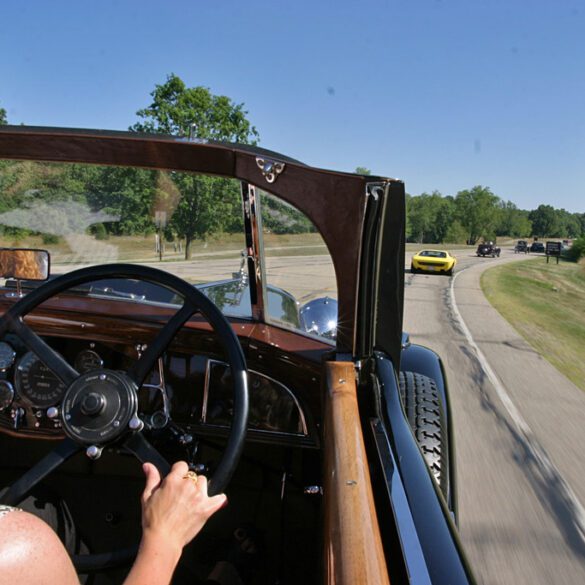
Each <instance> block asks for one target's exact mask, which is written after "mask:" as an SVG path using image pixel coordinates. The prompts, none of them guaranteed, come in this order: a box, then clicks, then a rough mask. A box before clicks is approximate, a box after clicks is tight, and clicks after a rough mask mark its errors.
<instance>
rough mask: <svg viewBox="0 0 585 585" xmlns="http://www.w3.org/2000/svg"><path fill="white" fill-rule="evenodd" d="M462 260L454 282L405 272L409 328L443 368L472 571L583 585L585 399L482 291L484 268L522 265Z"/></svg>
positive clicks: (464, 255)
mask: <svg viewBox="0 0 585 585" xmlns="http://www.w3.org/2000/svg"><path fill="white" fill-rule="evenodd" d="M457 256H458V259H459V264H458V266H457V270H458V272H459V274H458V275H457V273H456V277H455V279H454V281H453V279H450V278H447V277H445V276H439V275H420V274H417V275H412V274H410V273H407V275H406V307H405V327H404V328H405V330H406V331H409V332H410V335H411V340H412V341H413V342H416V343H421V344H423V345H426V346H428V347H431V348H432V349H434V350H435V351H437V352H438V353H439V354H440V355H441V357H442V358H443V360H444V363H445V366H446V370H447V375H448V379H449V385H450V391H451V401H452V410H453V419H454V423H455V435H456V448H457V457H456V459H457V466H458V469H457V471H458V480H459V484H458V485H459V511H460V515H459V519H460V530H461V535H462V540H463V543H464V546H465V549H466V551H467V554H468V556H469V559H470V561H471V565H472V566H473V567H474V569H475V572H476V576H477V578H478V581H479V583H482V584H490V585H492V584H494V585H495V584H509V583H514V584H530V585H540V584H542V585H544V584H547V585H548V584H551V583H554V584H559V585H560V584H571V585H575V584H581V583H585V511H584V510H583V508H582V504H585V424H583V421H584V417H585V395H584V393H583V392H582V391H580V390H579V389H578V388H577V387H576V386H574V385H573V384H572V383H571V382H570V381H569V380H567V379H566V378H565V377H564V376H562V375H561V374H559V373H558V372H557V370H556V369H555V368H553V367H552V366H551V365H550V364H548V362H546V361H545V360H544V359H542V358H541V357H540V356H539V355H538V354H537V353H536V352H535V351H534V350H532V348H531V347H530V346H529V345H528V344H527V343H526V342H525V341H524V340H523V339H522V338H520V337H519V336H518V334H517V333H516V332H515V331H514V330H513V329H512V328H511V327H510V325H509V324H508V323H507V322H506V321H505V320H504V319H502V318H501V317H500V316H499V314H498V313H497V312H496V311H495V310H494V309H493V308H492V307H491V306H490V305H489V303H488V302H487V301H486V299H485V297H484V296H483V294H482V293H481V290H480V287H479V276H480V274H481V272H483V270H485V269H486V268H487V267H490V266H494V265H496V264H499V263H502V262H510V261H515V260H519V259H524V256H522V258H520V257H519V256H516V255H514V254H513V253H511V252H509V251H506V250H504V251H503V253H502V257H501V258H499V259H491V258H485V259H483V258H477V257H475V256H473V255H472V253H471V252H469V251H462V252H460V253H459V254H457ZM542 261H543V262H544V259H543V260H542ZM408 265H410V257H408V258H407V266H408ZM464 269H465V270H464ZM452 281H453V289H452V290H451V285H452ZM453 298H454V300H455V306H454V304H453ZM460 318H461V319H462V320H463V325H462V324H461V321H460Z"/></svg>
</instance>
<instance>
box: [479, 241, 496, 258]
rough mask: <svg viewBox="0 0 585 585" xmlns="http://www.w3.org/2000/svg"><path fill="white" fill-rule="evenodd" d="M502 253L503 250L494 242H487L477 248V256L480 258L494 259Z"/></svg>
mask: <svg viewBox="0 0 585 585" xmlns="http://www.w3.org/2000/svg"><path fill="white" fill-rule="evenodd" d="M500 252H501V249H500V248H498V246H496V245H495V244H494V243H493V242H485V243H483V244H480V245H479V246H478V247H477V251H476V254H477V255H478V256H491V257H492V258H495V257H496V256H499V255H500Z"/></svg>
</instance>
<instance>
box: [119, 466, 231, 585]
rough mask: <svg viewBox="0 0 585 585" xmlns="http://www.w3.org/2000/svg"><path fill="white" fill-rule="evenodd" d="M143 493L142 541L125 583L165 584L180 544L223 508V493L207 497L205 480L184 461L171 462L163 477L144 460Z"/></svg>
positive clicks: (142, 584)
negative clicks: (144, 483) (169, 470)
mask: <svg viewBox="0 0 585 585" xmlns="http://www.w3.org/2000/svg"><path fill="white" fill-rule="evenodd" d="M143 469H144V473H145V474H146V487H145V488H144V492H143V494H142V540H141V542H140V549H139V551H138V556H137V557H136V561H135V562H134V565H133V566H132V569H131V570H130V573H129V575H128V577H127V578H126V581H124V585H149V584H150V583H152V584H153V585H155V584H156V585H165V584H167V583H170V581H171V577H172V575H173V572H174V570H175V567H176V566H177V563H178V562H179V558H180V556H181V552H182V550H183V547H184V546H185V545H186V544H187V543H189V542H190V541H191V540H193V538H194V537H195V536H196V535H197V534H198V533H199V531H200V530H201V529H202V528H203V526H204V525H205V523H206V522H207V520H208V519H209V517H210V516H211V515H213V514H214V513H215V512H217V511H218V510H219V509H220V508H222V507H223V506H224V505H225V504H226V502H227V498H226V496H225V495H224V494H219V495H217V496H213V497H209V496H208V495H207V479H206V478H205V476H203V475H199V476H195V474H192V473H190V474H189V475H187V472H188V471H189V468H188V467H187V464H186V463H185V462H184V461H180V462H178V463H175V464H174V465H173V468H172V469H171V472H170V473H169V474H168V475H167V476H166V477H165V478H164V480H162V482H161V478H160V475H159V473H158V470H157V469H156V467H154V465H152V464H150V463H145V464H144V466H143Z"/></svg>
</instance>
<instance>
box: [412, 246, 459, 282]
mask: <svg viewBox="0 0 585 585" xmlns="http://www.w3.org/2000/svg"><path fill="white" fill-rule="evenodd" d="M455 264H457V258H455V256H451V254H449V252H447V251H445V250H421V251H420V252H419V253H418V254H415V255H414V256H413V257H412V262H411V264H410V271H411V272H412V273H413V274H414V273H415V272H442V273H444V274H446V275H448V276H451V274H453V269H454V268H455Z"/></svg>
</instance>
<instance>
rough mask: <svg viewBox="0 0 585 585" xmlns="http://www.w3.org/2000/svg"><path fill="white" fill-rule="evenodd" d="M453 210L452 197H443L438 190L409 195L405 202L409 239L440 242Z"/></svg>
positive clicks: (420, 241)
mask: <svg viewBox="0 0 585 585" xmlns="http://www.w3.org/2000/svg"><path fill="white" fill-rule="evenodd" d="M454 212H455V208H454V204H453V198H452V197H445V198H443V197H442V196H441V194H440V193H439V192H438V191H433V193H431V194H430V195H429V194H428V193H421V194H420V195H418V196H415V197H410V198H409V199H408V202H407V224H408V234H409V239H411V240H414V241H416V242H418V243H421V244H422V243H439V242H442V241H443V240H444V239H445V235H446V233H447V230H448V229H449V224H450V223H451V221H452V219H453V215H454Z"/></svg>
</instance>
